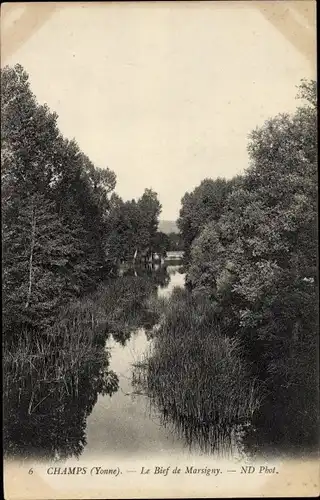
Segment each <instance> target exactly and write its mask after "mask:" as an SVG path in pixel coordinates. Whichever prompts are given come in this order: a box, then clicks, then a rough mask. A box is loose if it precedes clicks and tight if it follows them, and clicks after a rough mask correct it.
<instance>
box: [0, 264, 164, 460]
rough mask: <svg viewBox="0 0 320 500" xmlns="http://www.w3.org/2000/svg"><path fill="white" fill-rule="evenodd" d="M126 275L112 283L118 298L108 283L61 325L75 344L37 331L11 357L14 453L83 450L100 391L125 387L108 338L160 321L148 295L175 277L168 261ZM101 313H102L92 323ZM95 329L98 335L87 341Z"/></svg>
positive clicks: (10, 445)
mask: <svg viewBox="0 0 320 500" xmlns="http://www.w3.org/2000/svg"><path fill="white" fill-rule="evenodd" d="M123 276H124V277H123V279H121V278H118V280H116V282H113V283H112V286H111V287H110V283H108V285H107V288H106V289H108V290H110V288H111V293H113V292H115V291H116V292H117V293H118V295H119V296H115V297H113V299H114V303H113V302H112V301H111V299H110V297H109V298H106V296H105V295H104V293H103V289H101V290H100V292H99V293H100V296H99V295H96V296H94V297H93V299H92V302H94V304H91V305H90V300H89V301H87V302H86V304H81V303H80V304H76V306H75V307H74V309H72V310H71V311H72V315H74V318H73V317H72V318H71V317H68V318H67V324H68V326H67V327H65V325H64V323H63V322H61V324H59V327H57V331H59V332H60V330H61V325H63V328H67V330H68V335H69V336H70V345H65V344H67V342H68V340H66V339H65V337H64V336H63V337H61V336H60V337H59V334H60V335H61V332H60V333H58V334H57V332H55V333H56V334H57V336H55V337H54V338H53V337H51V338H50V339H47V340H44V339H43V338H42V339H39V338H36V334H35V333H34V332H31V336H32V335H33V336H32V338H30V339H29V340H27V341H26V342H25V344H23V342H22V343H21V345H20V346H18V347H17V349H16V350H15V351H13V352H11V353H10V352H7V353H6V355H5V356H4V386H3V389H4V400H5V404H4V412H3V416H4V452H5V455H6V456H15V457H20V458H22V459H24V458H28V457H38V458H40V459H54V458H59V459H64V458H67V457H71V456H79V455H80V454H82V452H83V450H84V448H85V446H86V444H87V437H86V427H87V418H88V416H89V415H90V414H91V412H92V410H93V408H94V407H95V405H96V403H97V400H98V397H99V396H100V398H104V399H105V398H107V399H108V400H109V399H110V396H112V395H114V394H115V393H116V392H117V391H118V388H119V387H118V386H119V378H118V374H117V373H115V372H114V371H112V370H111V369H110V353H111V346H110V345H109V348H108V349H106V348H105V342H106V339H107V338H108V337H109V336H110V335H111V336H112V338H113V342H114V343H116V344H117V345H119V347H121V346H125V345H126V343H127V342H128V341H129V339H130V337H131V335H132V332H133V331H136V330H137V329H138V327H139V326H144V328H146V329H148V328H152V326H153V325H154V324H155V321H156V315H155V313H154V311H150V310H149V309H148V308H147V307H146V303H147V300H148V298H149V297H150V296H152V295H154V296H155V295H156V294H157V289H158V287H159V286H160V287H165V286H167V284H168V282H169V281H170V276H169V274H168V272H167V270H166V268H161V269H157V270H149V269H135V270H132V269H131V270H130V269H127V270H126V272H124V273H123ZM130 277H132V279H130ZM109 294H110V293H109ZM104 302H108V304H107V305H106V306H105V309H107V314H106V312H104V313H103V314H101V308H102V306H104ZM88 304H89V306H88ZM94 306H95V310H94V308H93V307H94ZM117 306H118V307H117ZM90 308H91V309H90ZM97 311H98V312H97ZM93 313H94V314H93ZM69 314H71V313H70V311H69ZM99 314H100V316H99ZM95 315H98V318H97V320H93V319H92V324H91V316H92V318H93V316H95ZM71 323H72V326H71V325H70V324H71ZM59 328H60V330H59ZM63 328H62V330H63ZM86 331H87V333H86ZM103 331H105V333H104V334H103V333H102V332H103ZM79 332H80V333H81V335H82V336H81V335H80V333H79ZM62 333H63V332H62ZM90 335H93V336H95V337H96V338H95V339H94V340H93V341H92V342H91V343H90V342H89V343H88V344H87V346H86V345H85V344H84V345H82V339H86V340H87V338H88V339H89V338H90ZM62 338H63V339H64V340H63V341H61V339H62ZM63 344H64V345H63ZM109 344H110V341H109ZM121 348H122V347H121Z"/></svg>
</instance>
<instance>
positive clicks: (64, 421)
mask: <svg viewBox="0 0 320 500" xmlns="http://www.w3.org/2000/svg"><path fill="white" fill-rule="evenodd" d="M55 359H56V360H55V361H54V356H53V357H52V360H51V361H52V363H55V369H54V371H55V379H53V377H51V378H49V377H45V378H42V377H43V376H44V372H45V370H44V366H43V361H42V360H41V359H40V357H38V359H37V358H36V356H34V358H33V361H32V362H31V361H30V362H29V363H28V365H27V364H26V365H24V366H23V367H21V368H22V370H21V371H20V373H19V376H18V377H17V370H16V367H15V366H14V365H13V363H10V361H9V360H7V362H6V364H5V370H4V378H5V381H6V387H5V389H8V388H9V391H6V390H5V394H6V396H7V397H6V401H5V405H4V451H5V454H6V455H7V456H15V457H17V456H18V457H20V458H28V457H37V458H43V459H44V458H46V459H53V458H57V457H59V458H66V457H68V456H79V455H80V454H81V453H82V451H83V449H84V446H85V445H86V434H85V428H86V418H87V416H88V415H89V414H90V413H91V411H92V408H93V407H94V405H95V404H96V401H97V397H98V394H108V395H112V394H113V393H114V392H116V391H117V389H118V378H117V375H116V374H115V373H114V372H112V371H110V370H108V366H109V359H108V353H107V352H106V351H104V350H101V349H100V350H96V352H95V353H94V356H93V357H92V359H90V360H89V361H88V362H87V363H85V364H84V365H83V366H81V367H78V369H75V370H72V367H71V366H69V367H67V368H66V367H63V366H62V364H60V366H59V359H58V356H56V357H55Z"/></svg>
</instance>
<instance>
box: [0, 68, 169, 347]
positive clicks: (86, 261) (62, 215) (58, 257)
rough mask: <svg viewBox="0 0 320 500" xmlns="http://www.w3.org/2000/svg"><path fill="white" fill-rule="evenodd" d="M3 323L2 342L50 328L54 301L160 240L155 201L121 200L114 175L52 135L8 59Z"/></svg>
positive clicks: (47, 115)
mask: <svg viewBox="0 0 320 500" xmlns="http://www.w3.org/2000/svg"><path fill="white" fill-rule="evenodd" d="M1 80H2V85H1V95H2V99H1V118H2V126H1V140H2V149H1V154H2V157H1V160H2V224H3V231H2V235H3V246H2V250H3V292H4V293H3V296H4V304H3V305H4V307H3V318H4V321H3V324H4V333H5V340H6V341H10V342H11V340H13V339H14V338H16V337H19V335H20V331H21V329H25V328H27V329H29V328H36V329H43V330H45V329H46V328H47V327H48V326H50V325H51V324H52V322H53V321H54V318H55V317H56V314H57V311H58V310H59V308H60V307H61V305H62V304H65V303H66V301H67V302H68V301H70V300H72V299H74V298H76V297H79V296H80V295H82V294H83V293H84V292H87V291H90V290H93V289H95V288H96V286H97V284H98V282H99V281H101V280H104V279H105V278H106V277H108V276H109V275H110V273H111V272H112V271H113V270H114V269H115V267H117V266H118V264H119V262H120V261H121V260H123V259H128V258H132V257H133V255H134V253H135V252H137V253H140V254H143V255H149V254H151V253H152V252H155V251H158V250H159V249H160V250H161V251H162V252H163V251H165V249H163V247H164V246H165V247H166V243H164V242H163V239H162V234H161V233H158V232H157V228H158V219H159V214H160V211H161V205H160V203H159V201H158V199H157V194H156V193H155V192H154V191H152V190H151V189H146V190H145V192H144V193H143V195H142V196H141V198H139V200H138V201H137V202H136V201H135V200H132V201H128V202H124V201H123V200H121V198H120V197H119V196H117V195H116V194H115V193H112V192H113V191H114V189H115V186H116V176H115V174H114V172H112V171H111V170H110V169H108V168H103V169H102V168H98V167H95V166H94V165H93V164H92V162H91V161H90V160H89V158H87V156H86V155H85V154H84V153H83V152H82V151H81V150H80V148H79V147H78V145H77V144H76V142H75V141H74V140H71V141H70V140H67V139H65V138H64V137H63V136H62V134H61V133H60V131H59V128H58V124H57V118H58V117H57V115H56V114H55V113H52V112H51V111H50V110H49V108H48V107H47V105H46V104H44V105H40V104H39V103H38V102H37V100H36V97H35V96H34V95H33V93H32V91H31V89H30V84H29V79H28V75H27V73H26V72H25V70H24V69H23V68H22V67H21V66H20V65H16V66H15V67H13V68H10V67H5V68H4V69H3V70H2V71H1Z"/></svg>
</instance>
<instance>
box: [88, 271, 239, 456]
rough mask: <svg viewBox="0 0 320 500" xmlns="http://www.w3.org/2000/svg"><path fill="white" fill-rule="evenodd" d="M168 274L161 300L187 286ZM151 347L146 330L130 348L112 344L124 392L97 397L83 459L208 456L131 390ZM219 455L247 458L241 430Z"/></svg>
mask: <svg viewBox="0 0 320 500" xmlns="http://www.w3.org/2000/svg"><path fill="white" fill-rule="evenodd" d="M167 272H168V273H169V276H170V281H169V283H168V284H166V286H165V287H160V286H159V287H158V292H157V293H158V296H160V297H168V296H170V294H171V293H172V290H173V288H174V287H176V286H180V287H183V286H184V275H183V274H180V273H179V272H178V267H175V266H172V267H168V268H167ZM151 343H152V340H150V339H148V337H147V335H146V332H145V330H144V329H143V328H140V329H137V330H136V331H135V332H134V333H133V334H132V335H131V338H130V339H129V340H128V341H127V343H126V345H125V346H122V345H121V344H119V343H118V342H116V341H115V340H113V339H109V340H108V341H107V344H106V348H107V349H110V351H111V359H110V368H111V369H112V370H114V371H115V372H116V374H117V375H118V377H119V390H118V391H117V392H116V393H115V394H113V395H112V397H111V398H110V397H109V396H108V395H106V396H103V395H99V396H98V401H97V403H96V405H95V407H94V408H93V411H92V413H91V414H90V415H89V417H88V419H87V429H86V435H87V445H86V447H85V449H84V452H83V454H82V457H83V458H85V457H90V456H99V455H105V454H106V453H108V452H110V450H112V454H113V455H119V456H123V455H124V454H130V453H132V454H134V455H140V454H141V455H143V456H149V455H150V456H151V455H154V454H155V453H156V454H158V455H159V454H164V455H168V454H171V453H174V454H175V455H177V454H178V455H181V456H190V454H192V456H198V455H203V454H204V452H203V449H201V447H200V446H199V443H197V439H196V440H194V441H193V443H192V446H188V445H187V444H186V442H185V439H184V438H183V436H181V435H179V433H178V432H177V430H176V429H175V428H174V427H173V426H172V424H170V423H165V422H164V420H163V418H162V415H161V414H159V412H158V411H157V409H156V408H155V407H154V405H153V404H152V403H151V401H150V399H149V397H148V396H147V395H146V394H144V393H143V392H142V391H139V390H137V389H136V388H135V387H133V386H132V372H133V369H134V365H135V364H136V363H139V362H141V361H142V360H143V357H144V355H145V354H146V353H147V352H148V351H149V350H150V349H151V348H152V344H151ZM217 454H219V456H221V455H224V456H230V455H232V457H233V458H236V457H237V456H238V457H239V458H240V457H241V456H243V451H242V445H241V438H240V435H239V433H238V432H236V430H235V431H234V432H233V433H231V439H229V441H228V444H227V446H225V445H222V446H220V448H219V449H218V450H217Z"/></svg>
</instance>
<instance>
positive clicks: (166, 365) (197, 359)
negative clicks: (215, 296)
mask: <svg viewBox="0 0 320 500" xmlns="http://www.w3.org/2000/svg"><path fill="white" fill-rule="evenodd" d="M145 363H147V369H146V370H145V371H144V376H143V377H142V381H143V383H144V384H145V388H146V390H147V391H148V393H149V394H150V395H151V397H153V399H154V400H155V401H156V402H157V404H158V406H159V407H160V408H161V410H162V413H164V414H169V415H171V416H172V417H173V418H174V419H176V420H177V419H180V421H181V420H184V421H186V420H188V421H189V422H192V423H193V425H202V426H205V425H209V426H210V425H212V424H216V425H219V426H221V427H228V426H229V427H230V426H232V425H234V424H239V423H247V422H248V421H250V420H251V418H252V415H253V414H254V412H255V411H256V410H257V409H258V408H259V406H260V403H261V388H260V387H259V386H258V384H257V381H256V380H255V379H253V378H252V376H251V374H250V367H249V366H248V364H247V363H246V361H245V360H244V356H243V354H242V348H241V345H240V343H239V342H238V341H237V339H231V338H228V337H227V336H226V335H224V334H223V333H222V332H221V331H220V328H219V323H218V321H217V319H216V313H215V305H214V304H212V303H211V302H210V301H209V300H208V301H206V300H204V299H203V298H201V300H197V299H195V298H194V297H192V296H191V295H190V294H189V293H188V292H186V291H184V290H181V289H180V290H179V289H176V290H174V292H173V294H172V296H171V299H170V301H168V302H167V304H166V312H165V314H164V315H163V317H162V322H161V325H160V327H159V329H158V331H157V334H156V336H155V339H154V343H153V347H152V349H151V351H150V352H149V354H148V356H147V359H146V360H145ZM140 381H141V377H140Z"/></svg>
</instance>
